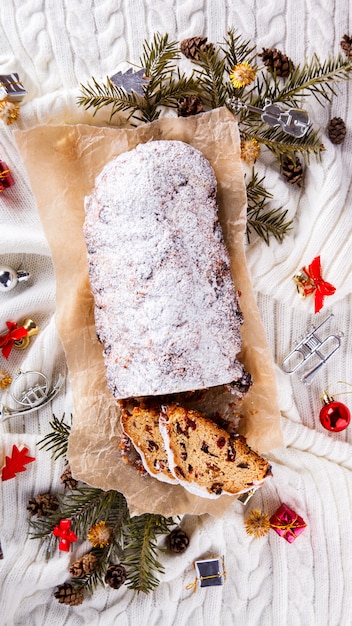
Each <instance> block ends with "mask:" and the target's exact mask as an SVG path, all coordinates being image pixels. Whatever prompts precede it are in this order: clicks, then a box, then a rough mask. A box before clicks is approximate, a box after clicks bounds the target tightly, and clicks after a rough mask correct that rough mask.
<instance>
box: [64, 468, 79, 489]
mask: <svg viewBox="0 0 352 626" xmlns="http://www.w3.org/2000/svg"><path fill="white" fill-rule="evenodd" d="M60 480H61V482H62V483H63V484H64V486H65V489H66V488H69V489H75V487H77V485H78V480H76V479H75V478H73V477H72V472H71V468H70V466H69V465H68V466H67V467H66V469H65V471H64V472H63V473H62V474H61V476H60Z"/></svg>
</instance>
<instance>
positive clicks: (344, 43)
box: [340, 35, 352, 61]
mask: <svg viewBox="0 0 352 626" xmlns="http://www.w3.org/2000/svg"><path fill="white" fill-rule="evenodd" d="M340 46H341V48H342V50H343V51H344V53H345V55H346V57H348V59H350V60H351V61H352V37H350V36H349V35H344V36H343V37H342V39H341V41H340Z"/></svg>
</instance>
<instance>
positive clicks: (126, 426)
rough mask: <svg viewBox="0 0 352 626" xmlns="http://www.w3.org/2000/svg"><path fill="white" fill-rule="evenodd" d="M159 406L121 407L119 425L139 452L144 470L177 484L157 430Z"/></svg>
mask: <svg viewBox="0 0 352 626" xmlns="http://www.w3.org/2000/svg"><path fill="white" fill-rule="evenodd" d="M159 416H160V407H149V408H148V407H140V406H135V407H133V409H132V410H129V409H126V408H122V411H121V425H122V428H123V431H124V433H125V434H126V435H127V436H128V437H129V438H130V439H131V441H132V443H133V445H134V447H135V448H136V450H137V452H138V453H139V454H140V457H141V460H142V463H143V466H144V468H145V469H146V471H147V472H148V473H149V474H150V475H151V476H153V477H154V478H158V479H159V480H161V481H162V482H166V483H173V484H177V483H178V482H179V481H178V480H177V478H176V477H175V476H174V475H173V474H172V473H171V472H170V469H169V465H168V460H167V452H166V449H165V446H164V440H163V438H162V436H161V433H160V430H159Z"/></svg>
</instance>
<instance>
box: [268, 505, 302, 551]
mask: <svg viewBox="0 0 352 626" xmlns="http://www.w3.org/2000/svg"><path fill="white" fill-rule="evenodd" d="M306 526H307V524H306V523H305V521H304V519H303V518H302V517H300V515H297V513H295V511H293V510H292V509H290V508H289V507H288V506H287V504H281V506H279V508H278V509H277V510H276V511H275V513H274V514H273V515H272V516H271V518H270V528H272V529H273V530H275V532H277V534H278V535H280V537H283V538H284V539H286V541H288V542H289V543H293V542H294V540H295V539H297V537H298V535H300V534H301V533H302V532H303V531H304V529H305V528H306Z"/></svg>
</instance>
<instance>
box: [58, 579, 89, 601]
mask: <svg viewBox="0 0 352 626" xmlns="http://www.w3.org/2000/svg"><path fill="white" fill-rule="evenodd" d="M54 597H55V598H56V599H57V600H58V602H59V603H60V604H69V606H78V605H79V604H82V602H83V598H84V590H83V588H82V587H79V588H76V589H75V587H74V586H73V585H70V583H64V584H63V585H58V587H57V591H55V593H54Z"/></svg>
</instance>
